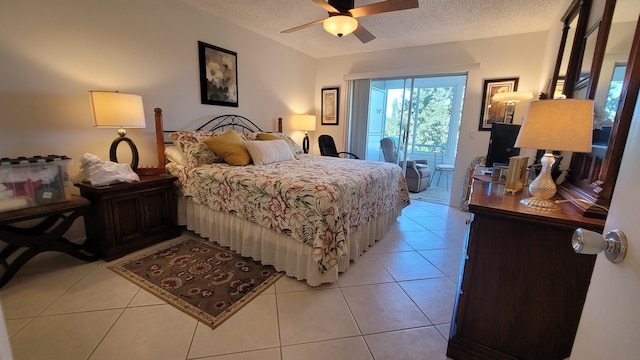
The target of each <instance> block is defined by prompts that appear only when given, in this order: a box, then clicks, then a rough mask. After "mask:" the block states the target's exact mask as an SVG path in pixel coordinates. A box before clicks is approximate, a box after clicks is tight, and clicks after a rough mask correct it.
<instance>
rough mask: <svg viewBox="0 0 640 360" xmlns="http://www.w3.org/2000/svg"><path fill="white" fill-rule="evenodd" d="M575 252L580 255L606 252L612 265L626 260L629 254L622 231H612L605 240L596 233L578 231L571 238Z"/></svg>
mask: <svg viewBox="0 0 640 360" xmlns="http://www.w3.org/2000/svg"><path fill="white" fill-rule="evenodd" d="M571 246H572V247H573V251H575V252H576V253H578V254H597V253H599V252H600V251H604V255H605V256H606V257H607V259H608V260H609V261H611V262H612V263H616V264H617V263H619V262H621V261H622V260H624V257H625V255H626V254H627V237H626V236H625V235H624V233H623V232H622V231H620V230H617V229H616V230H611V231H609V232H608V233H607V235H606V236H605V237H604V238H603V237H602V234H599V233H597V232H595V231H591V230H585V229H582V228H578V229H576V231H574V232H573V237H572V238H571Z"/></svg>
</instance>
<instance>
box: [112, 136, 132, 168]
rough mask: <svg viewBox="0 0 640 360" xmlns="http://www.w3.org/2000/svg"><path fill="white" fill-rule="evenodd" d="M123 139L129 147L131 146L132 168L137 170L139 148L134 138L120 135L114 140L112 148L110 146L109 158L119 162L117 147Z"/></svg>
mask: <svg viewBox="0 0 640 360" xmlns="http://www.w3.org/2000/svg"><path fill="white" fill-rule="evenodd" d="M123 141H124V142H126V143H127V144H129V147H130V148H131V170H133V171H136V169H137V168H138V148H137V147H136V144H134V142H133V140H131V139H129V138H128V137H126V136H120V137H118V138H116V139H115V140H113V142H112V143H111V148H109V160H111V161H113V162H116V163H117V162H118V156H117V149H118V145H120V143H121V142H123Z"/></svg>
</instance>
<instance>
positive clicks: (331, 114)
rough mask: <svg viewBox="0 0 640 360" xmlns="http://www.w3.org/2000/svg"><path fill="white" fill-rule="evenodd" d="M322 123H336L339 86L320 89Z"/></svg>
mask: <svg viewBox="0 0 640 360" xmlns="http://www.w3.org/2000/svg"><path fill="white" fill-rule="evenodd" d="M321 100H322V121H321V124H322V125H338V114H339V106H340V103H339V101H340V88H337V87H334V88H325V89H322V99H321Z"/></svg>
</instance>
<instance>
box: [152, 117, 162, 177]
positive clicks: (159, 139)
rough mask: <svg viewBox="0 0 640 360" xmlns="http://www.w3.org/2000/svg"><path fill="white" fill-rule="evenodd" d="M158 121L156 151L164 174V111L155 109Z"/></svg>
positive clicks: (159, 165)
mask: <svg viewBox="0 0 640 360" xmlns="http://www.w3.org/2000/svg"><path fill="white" fill-rule="evenodd" d="M153 112H154V116H155V120H156V149H157V151H158V167H159V168H161V169H163V173H164V164H165V158H164V129H163V128H162V109H161V108H155V109H153Z"/></svg>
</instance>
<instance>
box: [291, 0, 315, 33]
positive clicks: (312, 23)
mask: <svg viewBox="0 0 640 360" xmlns="http://www.w3.org/2000/svg"><path fill="white" fill-rule="evenodd" d="M321 1H322V0H321ZM324 20H325V19H320V20H316V21H313V22H310V23H308V24H304V25H300V26H296V27H294V28H291V29H287V30H283V31H281V32H280V33H282V34H288V33H292V32H294V31H298V30H302V29H304V28H308V27H310V26H313V25H317V24H322V22H323V21H324Z"/></svg>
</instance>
